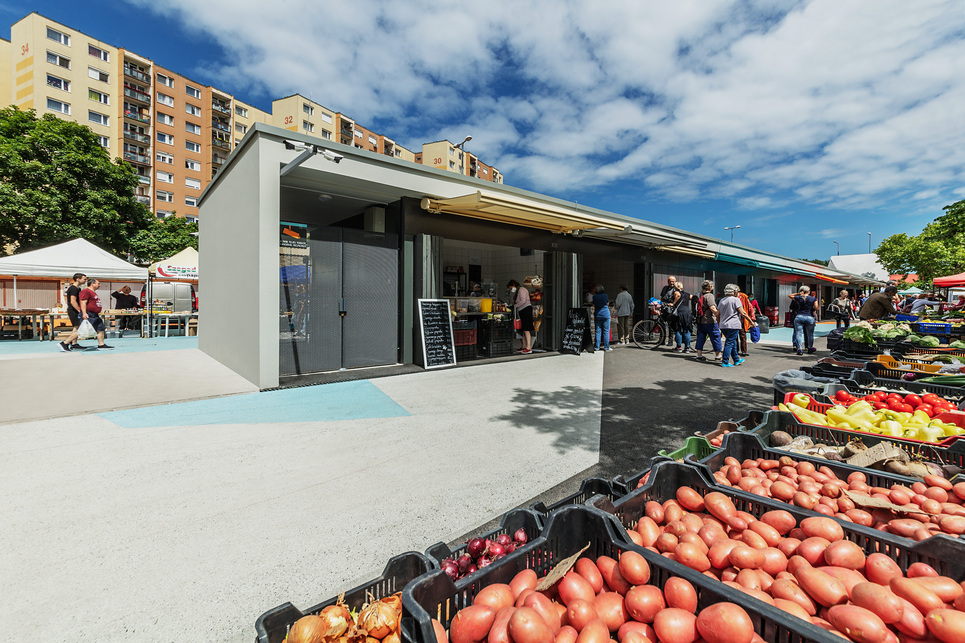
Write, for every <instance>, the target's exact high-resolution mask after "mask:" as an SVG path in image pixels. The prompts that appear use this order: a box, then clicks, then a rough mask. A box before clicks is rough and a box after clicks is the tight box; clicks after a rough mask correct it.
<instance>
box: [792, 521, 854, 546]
mask: <svg viewBox="0 0 965 643" xmlns="http://www.w3.org/2000/svg"><path fill="white" fill-rule="evenodd" d="M800 527H801V530H802V531H804V533H805V535H807V536H808V537H815V536H816V537H818V538H824V539H825V540H827V541H829V542H835V541H837V540H841V539H843V538H844V528H843V527H841V525H839V524H838V523H837V522H835V521H834V520H832V519H830V518H805V519H804V520H802V521H801V525H800Z"/></svg>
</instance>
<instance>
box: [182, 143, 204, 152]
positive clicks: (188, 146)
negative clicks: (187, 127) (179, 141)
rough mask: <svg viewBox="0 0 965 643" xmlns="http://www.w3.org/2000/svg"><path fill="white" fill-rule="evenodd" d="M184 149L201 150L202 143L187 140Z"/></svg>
mask: <svg viewBox="0 0 965 643" xmlns="http://www.w3.org/2000/svg"><path fill="white" fill-rule="evenodd" d="M184 149H186V150H187V151H189V152H200V151H201V143H195V142H194V141H186V142H185V144H184Z"/></svg>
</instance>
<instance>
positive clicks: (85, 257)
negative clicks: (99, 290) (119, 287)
mask: <svg viewBox="0 0 965 643" xmlns="http://www.w3.org/2000/svg"><path fill="white" fill-rule="evenodd" d="M75 272H82V273H84V274H86V275H87V276H89V277H96V278H98V279H101V280H103V281H123V280H141V279H144V278H146V277H147V270H146V269H145V268H140V267H138V266H135V265H134V264H131V263H128V262H126V261H124V260H123V259H121V258H119V257H115V256H114V255H112V254H111V253H109V252H107V251H106V250H101V249H100V248H98V247H97V246H95V245H94V244H93V243H91V242H90V241H87V240H86V239H74V240H72V241H65V242H64V243H58V244H56V245H53V246H47V247H46V248H40V249H39V250H31V251H30V252H22V253H20V254H15V255H11V256H9V257H2V258H0V275H11V276H12V275H16V276H18V277H57V278H60V279H64V278H67V277H70V276H71V275H73V274H74V273H75Z"/></svg>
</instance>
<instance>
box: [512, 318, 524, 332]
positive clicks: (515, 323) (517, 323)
mask: <svg viewBox="0 0 965 643" xmlns="http://www.w3.org/2000/svg"><path fill="white" fill-rule="evenodd" d="M522 327H523V320H522V319H519V318H518V317H517V318H516V319H514V320H513V328H515V329H516V330H520V329H521V328H522Z"/></svg>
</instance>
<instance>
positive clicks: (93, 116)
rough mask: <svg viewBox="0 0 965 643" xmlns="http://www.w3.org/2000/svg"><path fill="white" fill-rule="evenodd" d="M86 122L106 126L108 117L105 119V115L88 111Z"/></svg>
mask: <svg viewBox="0 0 965 643" xmlns="http://www.w3.org/2000/svg"><path fill="white" fill-rule="evenodd" d="M87 120H88V121H90V122H91V123H97V124H98V125H107V124H108V117H107V115H105V114H101V113H99V112H93V111H90V110H88V112H87Z"/></svg>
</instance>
